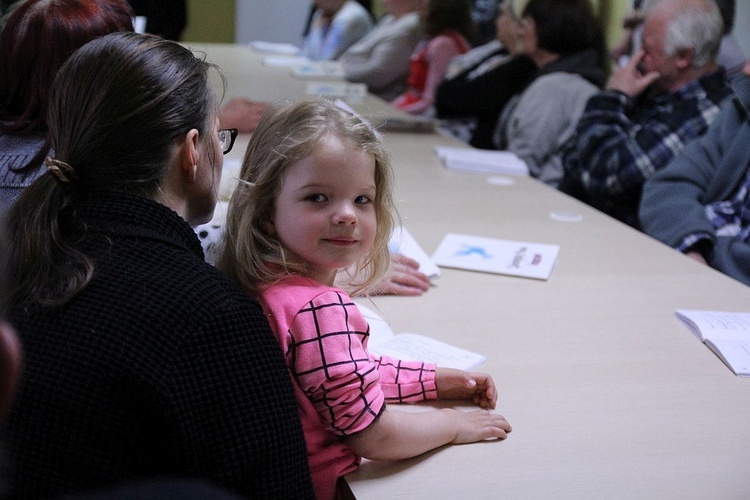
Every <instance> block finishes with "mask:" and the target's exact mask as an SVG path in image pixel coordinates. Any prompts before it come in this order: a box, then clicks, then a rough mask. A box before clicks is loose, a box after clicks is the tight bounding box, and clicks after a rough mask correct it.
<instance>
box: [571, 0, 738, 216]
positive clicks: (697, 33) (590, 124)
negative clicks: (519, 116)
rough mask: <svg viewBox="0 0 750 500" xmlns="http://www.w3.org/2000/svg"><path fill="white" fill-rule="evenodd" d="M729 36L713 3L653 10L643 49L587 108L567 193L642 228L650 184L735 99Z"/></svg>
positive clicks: (685, 1)
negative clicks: (724, 62) (725, 39)
mask: <svg viewBox="0 0 750 500" xmlns="http://www.w3.org/2000/svg"><path fill="white" fill-rule="evenodd" d="M722 31H723V27H722V19H721V14H720V13H719V9H718V8H717V6H716V4H715V3H714V1H713V0H660V1H659V2H656V3H655V4H654V5H653V6H652V7H650V8H649V9H648V11H647V13H646V20H645V22H644V25H643V37H642V46H641V48H640V49H639V50H638V51H637V52H636V53H635V54H634V55H633V57H632V58H631V59H630V60H629V61H628V63H627V64H626V65H625V66H624V67H622V68H619V69H618V70H617V71H615V72H614V73H613V74H612V76H611V77H610V79H609V81H608V82H607V86H606V88H605V90H603V91H602V92H599V93H597V94H595V95H594V96H592V97H591V98H590V99H589V101H588V102H587V103H586V108H585V110H584V113H583V116H582V117H581V119H580V121H579V122H578V126H577V129H576V133H575V134H574V135H573V137H572V138H571V140H570V141H569V142H568V144H567V145H566V148H565V151H564V153H563V167H564V178H563V181H562V183H561V184H560V186H559V188H560V190H562V191H563V192H566V193H568V194H570V195H573V196H575V197H577V198H579V199H581V200H583V201H585V202H587V203H588V204H590V205H592V206H593V207H595V208H597V209H599V210H602V211H603V212H605V213H607V214H609V215H612V216H613V217H615V218H617V219H619V220H621V221H623V222H625V223H627V224H629V225H631V226H634V227H639V223H638V205H639V203H640V199H641V192H642V190H643V184H644V183H645V182H646V180H647V179H648V178H650V177H651V176H652V175H654V174H655V173H656V172H657V171H659V170H661V169H662V168H664V167H665V166H666V165H667V163H668V162H669V161H670V160H671V159H672V158H674V157H675V156H676V155H677V154H678V153H680V152H681V151H682V150H683V148H684V147H685V145H687V144H688V143H689V142H690V141H692V140H693V139H695V138H697V137H699V136H701V135H703V134H704V133H705V132H706V130H707V129H708V126H709V125H710V123H711V122H712V121H713V120H714V119H715V118H716V116H717V115H718V113H719V107H720V105H721V102H722V101H723V100H724V99H725V98H726V97H727V96H728V95H729V94H730V89H729V85H728V83H727V79H726V72H725V71H724V69H723V68H722V67H720V66H719V65H718V64H717V63H716V55H717V53H718V51H719V45H720V43H721V38H722Z"/></svg>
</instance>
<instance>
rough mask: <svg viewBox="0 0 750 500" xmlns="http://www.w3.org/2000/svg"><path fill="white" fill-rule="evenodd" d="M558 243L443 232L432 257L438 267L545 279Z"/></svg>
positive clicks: (548, 275) (558, 247) (552, 266)
mask: <svg viewBox="0 0 750 500" xmlns="http://www.w3.org/2000/svg"><path fill="white" fill-rule="evenodd" d="M559 251H560V246H559V245H548V244H544V243H530V242H525V241H512V240H501V239H496V238H483V237H480V236H469V235H465V234H454V233H449V234H446V235H445V237H444V238H443V241H442V242H441V243H440V246H438V249H437V250H436V251H435V253H434V254H433V256H432V260H433V261H434V262H435V263H436V264H437V265H438V266H441V267H451V268H456V269H466V270H469V271H480V272H485V273H495V274H506V275H510V276H521V277H524V278H534V279H540V280H548V279H549V277H550V275H551V274H552V269H553V268H554V267H555V263H556V262H557V254H558V253H559Z"/></svg>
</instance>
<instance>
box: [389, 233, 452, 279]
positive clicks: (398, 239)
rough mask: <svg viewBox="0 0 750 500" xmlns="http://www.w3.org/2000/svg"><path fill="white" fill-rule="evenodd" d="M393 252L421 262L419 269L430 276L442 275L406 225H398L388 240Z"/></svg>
mask: <svg viewBox="0 0 750 500" xmlns="http://www.w3.org/2000/svg"><path fill="white" fill-rule="evenodd" d="M388 249H389V250H390V251H391V253H400V254H401V255H405V256H407V257H409V258H411V259H414V260H416V261H417V262H419V271H420V272H421V273H423V274H425V275H427V277H428V278H430V279H432V278H438V277H440V268H439V267H438V266H437V264H435V262H434V261H433V260H432V259H431V258H430V256H429V255H427V252H425V251H424V249H423V248H422V246H421V245H420V244H419V243H418V242H417V240H416V239H415V238H414V236H412V234H411V233H410V232H409V231H408V230H407V229H406V228H405V227H401V226H399V227H396V228H395V229H394V230H393V234H392V235H391V239H390V241H389V242H388Z"/></svg>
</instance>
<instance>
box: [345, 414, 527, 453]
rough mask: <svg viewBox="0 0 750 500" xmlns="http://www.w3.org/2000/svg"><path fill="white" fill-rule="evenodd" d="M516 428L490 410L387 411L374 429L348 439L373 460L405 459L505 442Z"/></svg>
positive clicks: (354, 446) (347, 440) (348, 441)
mask: <svg viewBox="0 0 750 500" xmlns="http://www.w3.org/2000/svg"><path fill="white" fill-rule="evenodd" d="M511 430H512V428H511V426H510V424H509V423H508V422H507V421H506V420H505V417H503V416H502V415H498V414H496V413H490V412H488V411H486V410H476V411H472V412H463V411H459V410H454V409H452V408H446V409H442V410H436V411H427V412H420V413H406V412H401V411H398V410H393V409H386V410H385V411H383V413H382V414H381V415H380V418H378V419H377V420H375V421H374V422H373V423H372V424H370V426H368V427H367V428H366V429H364V430H363V431H361V432H358V433H357V434H354V435H351V436H348V437H346V438H344V442H345V443H346V445H347V446H349V447H350V448H351V449H352V451H354V453H356V454H357V455H359V456H362V457H365V458H368V459H370V460H401V459H404V458H410V457H415V456H417V455H421V454H422V453H425V452H427V451H430V450H433V449H435V448H438V447H440V446H443V445H446V444H464V443H475V442H478V441H483V440H485V439H493V438H494V439H505V438H507V437H508V433H509V432H511Z"/></svg>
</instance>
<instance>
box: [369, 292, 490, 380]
mask: <svg viewBox="0 0 750 500" xmlns="http://www.w3.org/2000/svg"><path fill="white" fill-rule="evenodd" d="M357 306H358V307H359V310H360V312H361V313H362V315H363V316H364V317H365V319H367V322H368V323H369V325H370V338H369V341H368V345H367V348H368V350H369V351H370V352H371V353H373V354H374V355H376V356H389V357H392V358H396V359H400V360H402V361H422V362H426V363H435V364H436V365H437V366H440V367H445V368H457V369H459V370H472V369H473V368H476V367H477V366H479V365H481V364H482V363H484V362H485V361H486V360H487V358H485V357H484V356H482V355H481V354H477V353H475V352H471V351H467V350H466V349H461V348H460V347H456V346H453V345H450V344H446V343H445V342H440V341H439V340H435V339H433V338H430V337H427V336H425V335H420V334H418V333H399V334H394V333H393V330H391V327H390V326H389V325H388V322H387V321H385V320H384V319H383V318H382V317H381V316H380V315H379V314H377V313H376V312H375V311H373V310H372V309H370V308H368V307H366V306H363V305H362V304H361V301H359V302H357Z"/></svg>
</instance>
